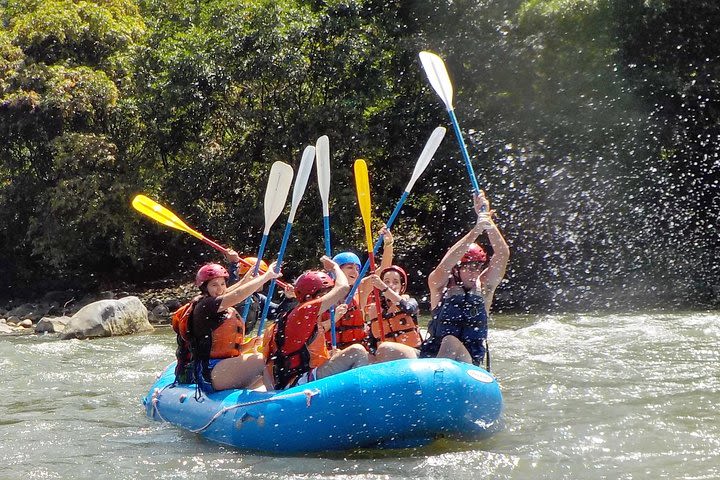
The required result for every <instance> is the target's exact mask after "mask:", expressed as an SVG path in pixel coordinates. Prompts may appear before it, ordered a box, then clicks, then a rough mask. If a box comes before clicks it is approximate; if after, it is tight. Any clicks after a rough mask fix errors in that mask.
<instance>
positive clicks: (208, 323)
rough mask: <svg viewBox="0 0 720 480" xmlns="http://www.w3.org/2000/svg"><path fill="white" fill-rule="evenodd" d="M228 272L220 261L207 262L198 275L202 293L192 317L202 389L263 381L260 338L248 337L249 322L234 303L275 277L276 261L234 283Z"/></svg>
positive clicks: (197, 376)
mask: <svg viewBox="0 0 720 480" xmlns="http://www.w3.org/2000/svg"><path fill="white" fill-rule="evenodd" d="M228 276H229V275H228V272H227V270H225V268H224V267H223V266H221V265H218V264H217V263H209V264H207V265H203V266H202V267H201V268H200V270H198V272H197V276H196V277H195V285H196V286H197V287H199V288H200V292H201V294H202V295H201V296H200V297H199V298H198V299H196V301H195V303H194V307H193V309H192V315H191V317H190V321H189V322H188V323H189V325H188V330H189V337H190V346H191V352H192V361H193V364H194V365H193V367H194V372H195V380H196V382H197V383H198V386H199V387H200V388H203V389H205V390H210V387H212V389H214V390H226V389H230V388H253V387H255V386H259V384H260V383H261V380H262V371H263V368H264V361H263V358H262V355H260V354H259V353H255V352H254V350H255V347H256V343H257V342H256V341H254V340H253V341H251V342H248V343H243V342H244V336H245V325H244V322H243V321H242V319H241V318H240V315H239V314H238V312H237V310H235V308H234V307H233V305H236V304H238V303H240V302H242V301H243V300H245V299H246V298H247V297H249V296H250V295H252V294H253V293H254V292H255V291H257V290H258V289H260V288H262V286H263V285H264V284H265V283H266V282H268V281H269V280H271V279H273V278H277V277H279V276H280V273H275V264H274V263H273V264H272V265H270V268H268V270H267V271H266V272H265V273H263V274H262V275H260V276H258V277H256V278H253V279H252V280H249V281H247V282H238V283H236V284H234V285H232V286H230V287H228V286H227V285H226V283H225V279H226V278H228Z"/></svg>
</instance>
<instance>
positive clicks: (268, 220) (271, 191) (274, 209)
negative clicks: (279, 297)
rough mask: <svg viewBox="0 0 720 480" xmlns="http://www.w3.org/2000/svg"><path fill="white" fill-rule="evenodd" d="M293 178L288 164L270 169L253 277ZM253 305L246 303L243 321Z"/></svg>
mask: <svg viewBox="0 0 720 480" xmlns="http://www.w3.org/2000/svg"><path fill="white" fill-rule="evenodd" d="M292 178H293V169H292V167H291V166H290V165H288V164H287V163H283V162H275V163H273V164H272V167H270V175H269V176H268V183H267V186H266V187H265V203H264V207H265V228H264V229H263V235H262V238H261V239H260V248H258V253H257V262H256V263H255V266H254V267H253V275H257V274H258V270H259V268H260V261H261V260H262V257H263V254H264V253H265V245H266V244H267V239H268V235H269V234H270V227H272V225H273V223H275V220H277V218H278V217H279V216H280V213H281V212H282V211H283V208H285V202H286V201H287V196H288V193H290V185H291V184H292ZM251 303H252V300H251V299H250V298H248V299H247V300H246V301H245V306H244V307H243V311H242V318H243V319H245V318H247V316H248V313H249V312H250V305H251ZM265 303H266V304H269V303H270V298H269V297H267V298H266V300H265Z"/></svg>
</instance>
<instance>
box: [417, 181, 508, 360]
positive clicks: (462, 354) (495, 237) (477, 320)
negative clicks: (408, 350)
mask: <svg viewBox="0 0 720 480" xmlns="http://www.w3.org/2000/svg"><path fill="white" fill-rule="evenodd" d="M474 203H475V212H476V213H477V221H476V222H475V226H474V227H473V228H472V229H471V230H470V231H469V232H468V233H467V234H466V235H465V236H463V237H462V238H461V239H460V240H458V242H457V243H455V245H453V246H452V247H450V249H449V250H448V251H447V253H446V254H445V256H444V257H443V259H442V260H441V261H440V264H439V265H438V266H437V267H436V268H435V270H433V271H432V272H431V273H430V275H429V277H428V286H429V287H430V311H431V312H432V320H431V321H430V324H429V325H428V337H427V338H426V339H425V341H424V342H423V344H422V347H421V349H420V356H421V357H446V358H452V359H454V360H458V361H462V362H467V363H473V364H475V365H481V364H482V363H483V361H484V360H485V359H486V355H487V352H488V350H487V328H488V327H487V319H488V316H489V313H490V307H491V306H492V301H493V296H494V295H495V289H496V288H497V286H498V285H499V284H500V282H501V281H502V279H503V277H504V276H505V268H506V267H507V262H508V260H509V258H510V249H509V248H508V245H507V243H505V239H504V238H503V236H502V234H501V233H500V231H499V230H498V228H497V226H496V225H495V223H494V222H493V220H492V212H491V211H490V203H489V202H488V200H487V198H485V193H484V192H481V193H480V194H479V195H477V196H475V202H474ZM483 232H486V233H487V237H488V239H489V240H490V246H491V247H492V252H493V254H492V256H491V257H490V260H489V261H488V258H487V254H486V253H485V250H484V249H483V248H482V247H481V246H479V245H478V244H477V243H475V240H476V239H477V238H478V237H479V236H480V234H482V233H483ZM485 366H486V367H487V368H488V369H489V367H490V365H489V357H488V358H487V361H486V362H485Z"/></svg>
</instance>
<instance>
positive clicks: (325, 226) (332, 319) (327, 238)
mask: <svg viewBox="0 0 720 480" xmlns="http://www.w3.org/2000/svg"><path fill="white" fill-rule="evenodd" d="M323 232H324V235H325V255H327V256H328V257H330V258H332V249H331V248H330V217H326V216H324V215H323ZM330 338H331V342H332V347H333V348H335V346H336V345H337V341H336V340H337V339H336V338H335V307H331V308H330Z"/></svg>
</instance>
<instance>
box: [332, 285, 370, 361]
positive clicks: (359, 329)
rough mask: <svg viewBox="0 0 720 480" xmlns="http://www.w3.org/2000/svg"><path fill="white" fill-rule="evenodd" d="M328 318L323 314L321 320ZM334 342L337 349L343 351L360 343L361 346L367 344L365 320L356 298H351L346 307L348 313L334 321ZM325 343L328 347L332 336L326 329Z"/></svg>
mask: <svg viewBox="0 0 720 480" xmlns="http://www.w3.org/2000/svg"><path fill="white" fill-rule="evenodd" d="M329 318H330V314H329V313H327V312H326V313H324V314H323V320H327V319H329ZM335 340H336V341H337V348H339V349H341V350H342V349H343V348H345V347H349V346H350V345H354V344H356V343H360V344H362V345H363V346H365V344H366V343H367V334H366V333H365V319H364V318H363V314H362V311H361V310H360V306H359V304H358V301H357V297H356V298H353V300H352V302H351V303H350V305H349V306H348V311H347V313H346V314H345V315H343V316H342V317H340V318H336V319H335ZM325 341H326V342H327V344H328V345H331V342H332V334H331V330H329V329H328V331H327V332H325Z"/></svg>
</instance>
